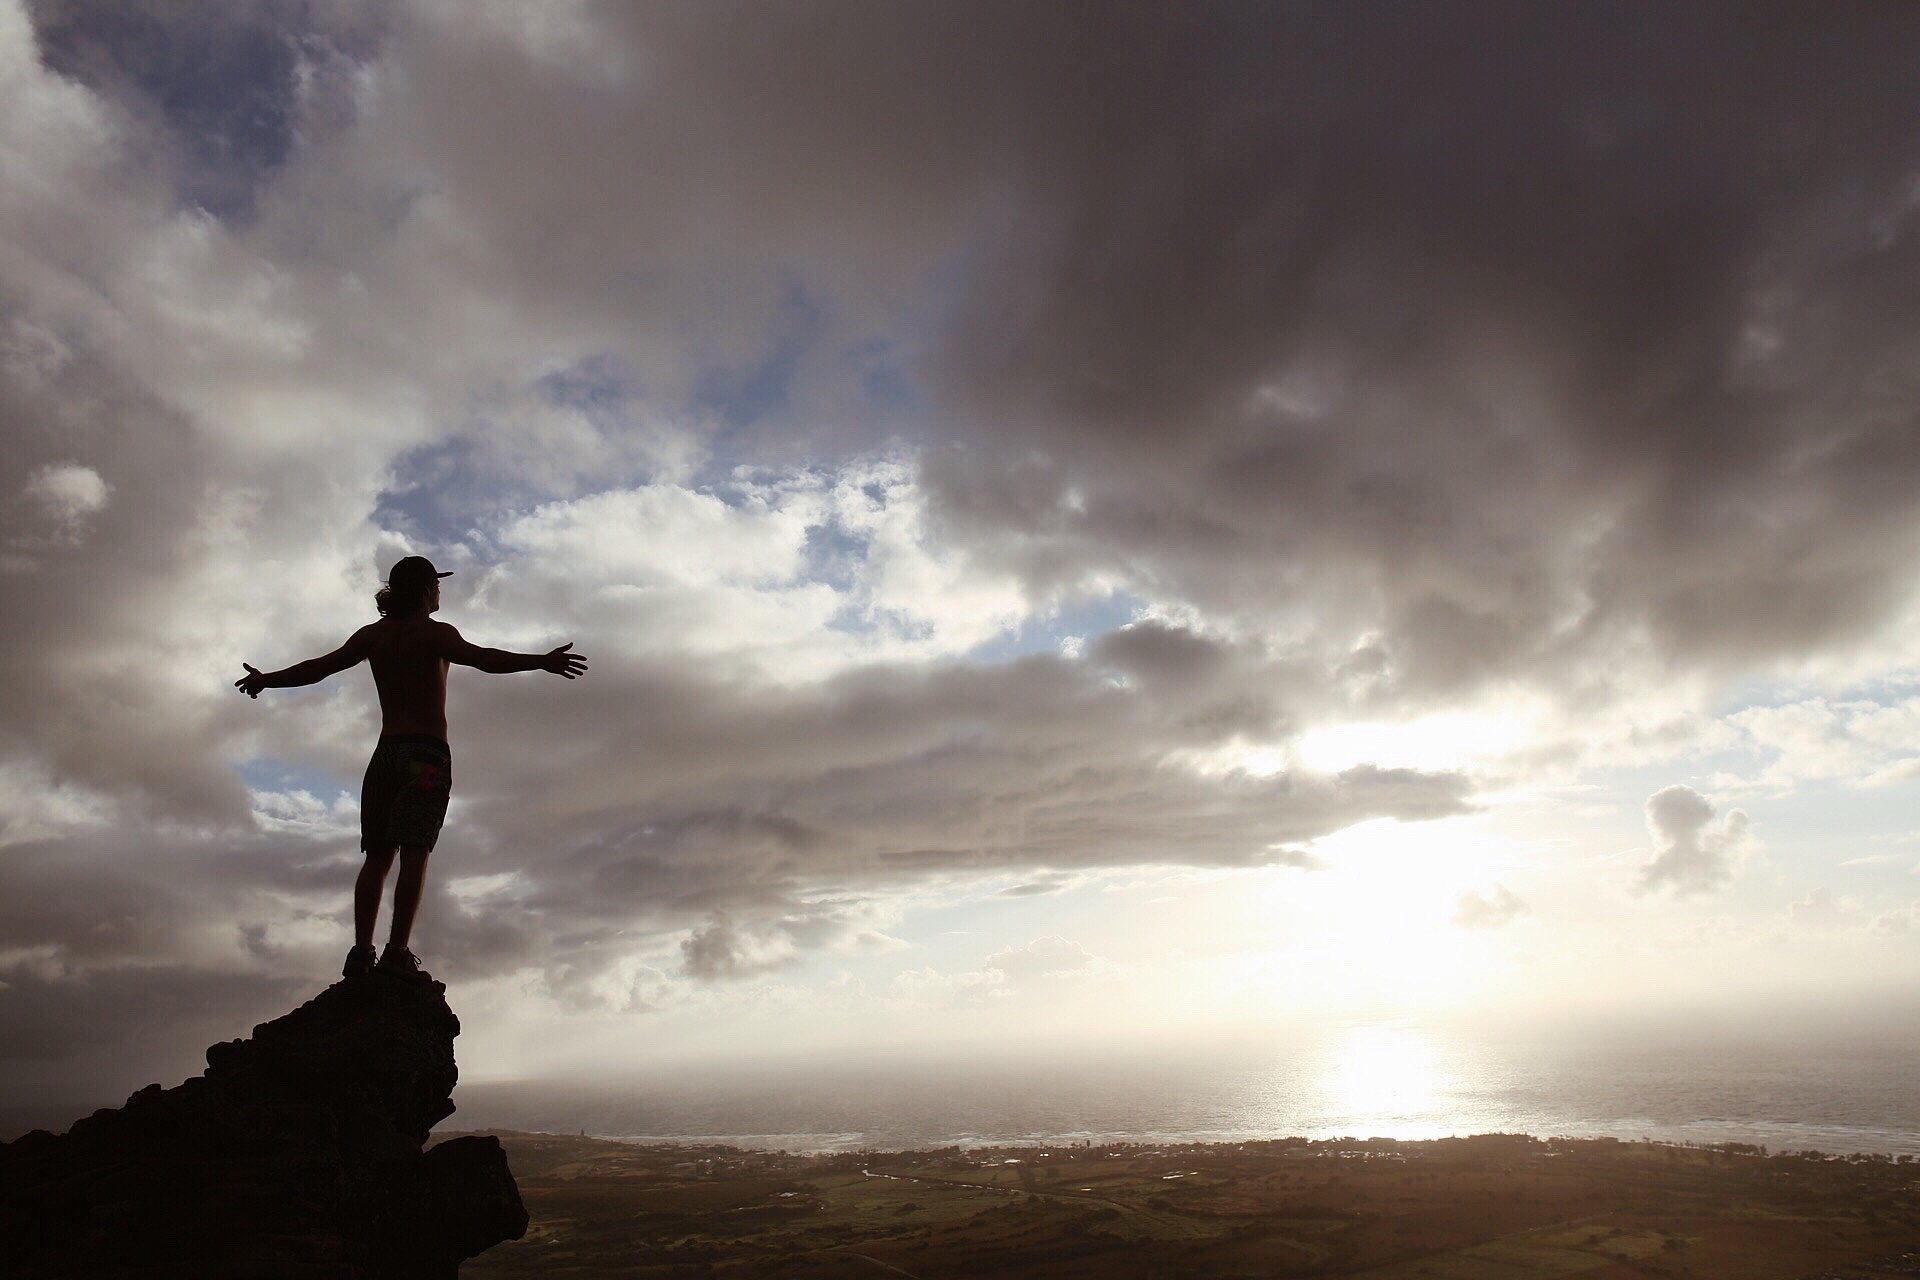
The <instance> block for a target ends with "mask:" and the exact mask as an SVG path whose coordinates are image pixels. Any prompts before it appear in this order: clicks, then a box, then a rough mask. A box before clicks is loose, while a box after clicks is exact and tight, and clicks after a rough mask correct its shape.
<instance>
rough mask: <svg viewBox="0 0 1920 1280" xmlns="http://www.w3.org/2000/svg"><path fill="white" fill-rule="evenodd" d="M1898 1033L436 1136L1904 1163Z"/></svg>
mask: <svg viewBox="0 0 1920 1280" xmlns="http://www.w3.org/2000/svg"><path fill="white" fill-rule="evenodd" d="M1912 1043H1913V1040H1912V1036H1911V1033H1910V1031H1908V1030H1906V1029H1895V1028H1892V1027H1885V1026H1883V1027H1881V1028H1877V1029H1876V1028H1870V1027H1862V1026H1857V1025H1856V1026H1854V1027H1851V1028H1849V1029H1831V1028H1830V1029H1829V1030H1828V1032H1827V1034H1824V1035H1822V1036H1821V1037H1819V1038H1817V1039H1815V1038H1809V1037H1807V1036H1805V1035H1800V1034H1795V1035H1775V1034H1771V1033H1769V1032H1768V1030H1767V1029H1766V1028H1764V1027H1755V1028H1750V1029H1748V1030H1746V1031H1743V1032H1729V1031H1725V1030H1716V1031H1715V1032H1714V1033H1712V1034H1710V1035H1706V1036H1701V1035H1692V1036H1689V1035H1687V1034H1686V1032H1685V1029H1684V1028H1680V1027H1669V1028H1667V1029H1665V1030H1664V1031H1647V1030H1645V1029H1642V1030H1640V1031H1638V1032H1636V1033H1635V1034H1633V1035H1631V1036H1628V1035H1625V1034H1621V1033H1618V1032H1612V1033H1610V1032H1607V1031H1602V1030H1592V1031H1590V1032H1589V1033H1588V1034H1586V1035H1584V1036H1566V1035H1554V1036H1541V1037H1533V1038H1529V1037H1525V1036H1512V1035H1508V1036H1502V1037H1490V1036H1484V1035H1477V1034H1473V1033H1470V1032H1467V1031H1463V1030H1460V1029H1451V1030H1449V1029H1443V1028H1435V1027H1423V1026H1417V1025H1412V1024H1376V1025H1356V1026H1351V1027H1345V1028H1333V1029H1327V1030H1323V1031H1316V1032H1313V1033H1311V1034H1302V1035H1298V1036H1291V1037H1288V1038H1287V1039H1286V1040H1284V1041H1256V1040H1248V1041H1243V1042H1238V1043H1234V1044H1212V1045H1206V1046H1188V1047H1184V1048H1183V1047H1182V1046H1180V1045H1167V1046H1164V1048H1162V1049H1161V1050H1159V1051H1157V1052H1156V1051H1152V1050H1142V1049H1134V1050H1129V1051H1124V1052H1118V1051H1117V1052H1114V1053H1112V1054H1108V1055H1090V1054H1086V1053H1084V1052H1082V1053H1078V1054H1075V1053H1071V1052H1064V1051H1063V1052H1059V1053H1049V1052H1045V1051H1038V1050H1032V1051H1026V1052H1021V1051H1019V1050H1013V1051H1010V1052H1008V1053H1005V1054H995V1055H984V1054H971V1055H969V1054H953V1055H938V1056H936V1055H931V1054H926V1053H920V1054H896V1055H876V1056H873V1057H869V1058H865V1059H861V1060H849V1059H827V1058H815V1059H805V1060H794V1061H783V1062H779V1063H771V1062H768V1063H758V1064H756V1063H731V1064H715V1063H702V1064H697V1065H695V1064H688V1065H685V1066H682V1067H678V1068H661V1067H653V1068H648V1069H645V1070H640V1071H635V1072H633V1073H631V1074H629V1075H626V1076H625V1077H624V1078H617V1079H615V1078H608V1079H603V1080H596V1081H517V1082H516V1081H501V1082H487V1083H475V1084H468V1085H463V1086H462V1087H461V1089H460V1090H459V1092H458V1093H457V1094H456V1095H455V1101H456V1102H457V1103H458V1105H459V1107H460V1110H459V1112H458V1114H457V1115H456V1117H455V1118H453V1119H452V1120H450V1121H449V1122H448V1125H449V1127H454V1128H462V1129H465V1128H474V1127H497V1128H511V1129H525V1130H535V1131H545V1132H566V1133H572V1132H580V1131H584V1132H586V1133H589V1134H592V1135H595V1136H600V1137H618V1138H631V1139H640V1140H658V1141H692V1140H700V1141H716V1142H725V1143H730V1144H735V1145H740V1146H747V1147H758V1148H770V1149H785V1150H791V1151H834V1150H851V1149H859V1148H872V1149H876V1150H904V1149H914V1148H932V1147H942V1146H948V1145H960V1146H991V1145H1001V1144H1017V1143H1057V1142H1078V1141H1083V1140H1091V1141H1094V1142H1100V1141H1134V1142H1239V1141H1247V1140H1254V1139H1262V1138H1278V1137H1288V1136H1301V1137H1310V1138H1320V1137H1341V1136H1347V1137H1373V1136H1385V1137H1396V1138H1408V1139H1423V1138H1436V1137H1444V1136H1447V1135H1450V1134H1469V1133H1488V1132H1525V1133H1532V1134H1535V1135H1537V1136H1541V1137H1548V1136H1569V1137H1605V1136H1611V1137H1617V1138H1620V1139H1623V1140H1636V1139H1653V1140H1656V1141H1664V1142H1693V1143H1722V1142H1745V1143H1753V1144H1758V1145H1762V1146H1765V1147H1767V1148H1769V1149H1770V1150H1773V1151H1797V1150H1806V1149H1814V1150H1820V1151H1827V1152H1833V1153H1850V1152H1881V1153H1886V1154H1890V1155H1906V1156H1920V1064H1916V1060H1915V1056H1914V1054H1913V1053H1912V1051H1911V1046H1912Z"/></svg>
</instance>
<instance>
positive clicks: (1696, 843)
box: [1639, 785, 1753, 894]
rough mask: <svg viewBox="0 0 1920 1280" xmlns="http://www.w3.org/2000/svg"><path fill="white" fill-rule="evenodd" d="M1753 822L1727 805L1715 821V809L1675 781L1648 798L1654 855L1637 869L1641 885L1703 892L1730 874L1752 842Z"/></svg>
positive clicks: (1740, 810) (1704, 798)
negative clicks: (1726, 809) (1725, 812)
mask: <svg viewBox="0 0 1920 1280" xmlns="http://www.w3.org/2000/svg"><path fill="white" fill-rule="evenodd" d="M1752 827H1753V824H1752V821H1751V820H1750V819H1749V818H1748V817H1747V814H1746V811H1745V810H1742V809H1730V810H1728V811H1727V815H1726V817H1724V818H1722V819H1720V820H1719V821H1718V822H1716V821H1714V808H1713V805H1712V803H1711V802H1709V801H1708V799H1707V798H1706V797H1705V796H1703V795H1701V794H1700V793H1699V792H1698V791H1695V790H1694V789H1693V788H1692V787H1688V786H1681V785H1675V786H1671V787H1666V788H1663V789H1662V790H1659V791H1656V792H1654V793H1653V795H1651V796H1649V797H1648V798H1647V830H1648V832H1649V833H1651V834H1652V836H1653V851H1654V856H1653V860H1652V861H1651V862H1649V863H1648V864H1646V866H1644V867H1642V868H1641V870H1640V878H1639V885H1640V887H1641V888H1642V889H1662V888H1666V889H1672V890H1673V891H1675V892H1676V893H1682V894H1687V893H1702V892H1706V891H1708V890H1711V889H1717V888H1719V887H1720V886H1722V885H1724V884H1726V883H1727V882H1728V881H1729V880H1731V879H1732V878H1733V873H1734V869H1735V867H1736V866H1737V865H1738V863H1739V861H1740V859H1741V858H1742V857H1743V856H1744V855H1745V853H1746V851H1747V849H1748V848H1749V847H1750V845H1751V841H1752Z"/></svg>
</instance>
